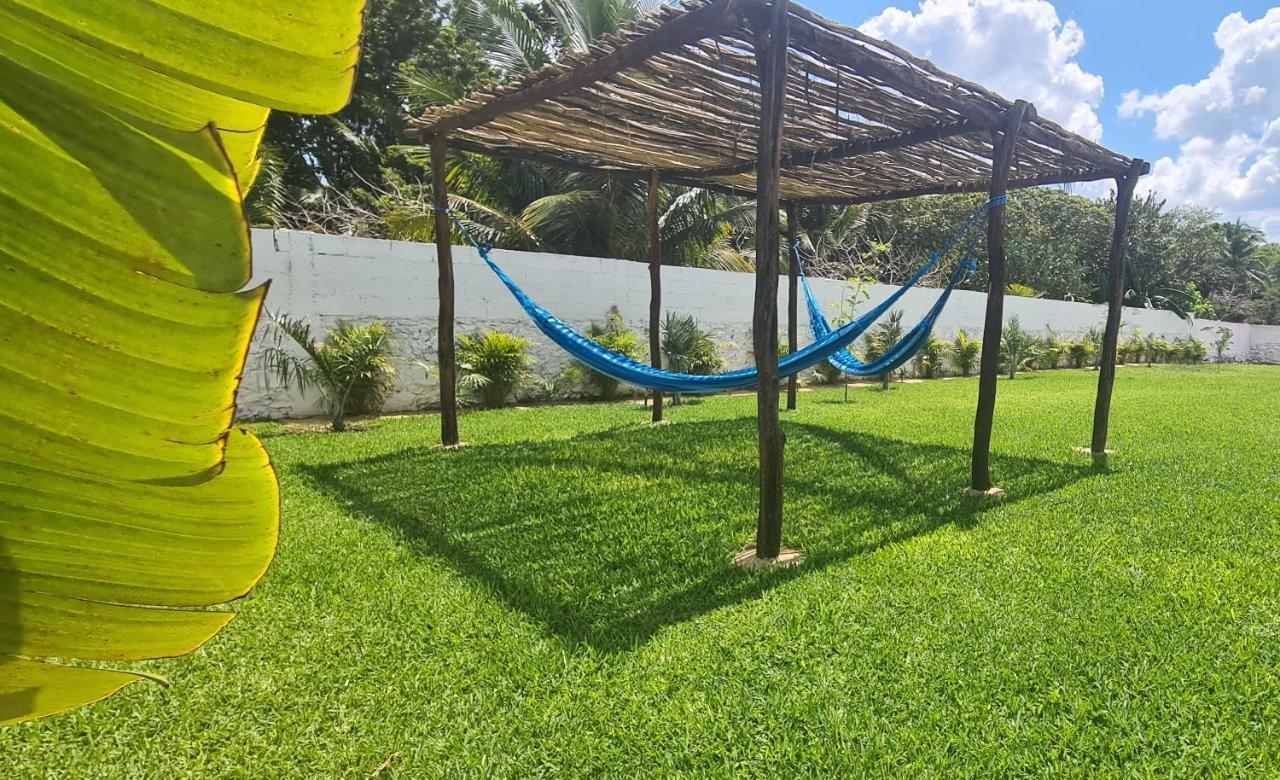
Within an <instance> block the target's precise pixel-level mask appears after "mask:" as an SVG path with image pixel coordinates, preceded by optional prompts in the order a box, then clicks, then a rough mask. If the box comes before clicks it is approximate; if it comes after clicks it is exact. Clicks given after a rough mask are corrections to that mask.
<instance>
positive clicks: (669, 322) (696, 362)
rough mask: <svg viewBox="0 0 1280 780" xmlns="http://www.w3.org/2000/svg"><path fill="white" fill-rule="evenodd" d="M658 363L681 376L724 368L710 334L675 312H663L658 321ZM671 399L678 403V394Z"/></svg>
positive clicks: (690, 316) (702, 373)
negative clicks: (660, 346) (659, 351)
mask: <svg viewBox="0 0 1280 780" xmlns="http://www.w3.org/2000/svg"><path fill="white" fill-rule="evenodd" d="M662 361H663V364H664V365H665V366H666V367H667V368H668V369H669V370H671V371H678V372H680V373H681V374H698V375H708V374H717V373H719V372H720V371H721V370H723V369H724V358H722V357H720V348H719V347H718V346H716V340H715V339H714V338H712V336H711V334H709V333H707V332H706V331H704V330H703V329H702V328H701V327H700V326H699V325H698V321H697V320H695V319H694V318H693V316H692V315H681V314H676V313H675V312H667V317H666V319H665V320H663V322H662ZM672 399H673V401H674V402H675V403H680V394H679V393H675V394H673V395H672Z"/></svg>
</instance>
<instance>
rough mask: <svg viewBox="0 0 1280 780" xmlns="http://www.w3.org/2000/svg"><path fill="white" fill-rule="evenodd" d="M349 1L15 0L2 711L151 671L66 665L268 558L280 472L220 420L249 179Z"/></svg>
mask: <svg viewBox="0 0 1280 780" xmlns="http://www.w3.org/2000/svg"><path fill="white" fill-rule="evenodd" d="M360 7H361V3H360V2H359V1H358V0H350V1H349V2H348V1H347V0H334V2H329V3H326V5H325V12H324V13H323V14H321V13H319V12H318V11H317V10H316V9H315V8H314V7H313V4H311V3H309V2H304V1H303V0H277V1H276V2H274V3H271V4H268V5H263V4H260V3H250V2H244V1H241V2H220V3H216V4H208V5H206V6H200V5H198V4H191V3H178V2H175V1H174V0H151V1H150V2H147V3H140V2H130V3H123V2H115V3H97V4H94V3H38V4H26V5H24V6H23V7H22V11H21V13H9V12H8V10H6V12H5V25H4V27H3V32H0V172H2V173H0V177H2V178H3V185H4V191H5V193H6V195H5V197H4V198H0V223H2V224H4V225H5V226H6V227H5V231H4V245H5V250H4V251H5V257H6V268H7V273H6V276H5V284H4V285H3V287H0V300H2V301H3V304H4V305H3V306H0V311H3V312H4V314H3V317H4V323H5V326H6V332H7V333H8V334H9V337H10V340H9V344H10V345H11V347H10V348H9V349H7V350H6V351H5V354H4V364H5V368H6V371H5V372H4V377H3V378H0V389H3V392H4V396H5V398H6V399H7V400H8V402H9V404H10V408H12V409H17V410H21V415H20V417H21V418H22V420H28V421H29V420H34V421H38V425H36V424H29V423H28V422H24V421H21V420H19V417H18V416H15V417H13V418H12V419H11V420H10V421H9V424H8V425H6V426H5V434H4V435H3V437H0V461H3V463H4V464H5V465H4V468H3V470H2V471H3V478H0V501H3V503H4V505H5V507H6V510H5V520H3V521H0V548H3V550H4V556H3V559H0V605H2V606H0V722H5V723H7V722H13V721H18V720H26V719H30V718H36V717H40V716H43V715H48V714H50V713H53V712H58V711H61V710H65V709H69V708H72V707H76V706H79V705H81V704H84V703H87V702H90V701H94V700H97V699H100V698H103V697H105V696H108V695H111V694H112V693H114V692H116V691H118V690H120V689H121V688H123V687H125V686H127V685H130V684H132V683H135V682H137V681H139V680H143V679H147V678H148V677H151V678H152V679H154V677H153V676H151V675H144V674H140V673H136V672H132V671H116V670H112V669H107V668H101V667H99V666H95V665H92V663H82V662H125V661H139V660H146V659H153V658H163V657H170V656H175V655H181V654H184V653H188V652H190V651H192V650H193V649H195V648H197V647H199V646H200V645H202V644H203V643H204V642H206V641H208V640H209V639H210V638H211V637H212V636H213V635H215V634H216V633H217V632H218V631H219V630H221V629H222V627H223V626H225V625H226V624H227V622H228V621H229V620H230V619H231V617H232V614H231V613H229V612H226V611H209V610H202V609H194V608H198V607H208V606H212V605H215V604H220V603H222V602H226V601H229V600H231V599H234V598H237V597H240V596H243V595H244V594H245V593H246V592H248V590H249V589H250V588H251V587H252V586H253V585H254V584H255V583H256V582H257V581H258V579H259V578H260V577H261V576H262V574H263V572H264V571H265V570H266V567H267V565H268V564H269V563H270V561H271V558H272V555H273V552H274V550H275V547H276V541H277V536H278V528H279V514H278V513H279V493H278V488H277V483H276V479H275V475H274V473H273V472H272V470H271V465H270V461H269V460H268V458H267V455H266V452H265V451H264V450H263V448H262V445H261V444H260V443H259V442H258V440H257V439H256V438H255V437H254V436H253V435H252V434H249V433H246V432H243V431H240V430H233V429H232V427H231V426H232V423H233V421H234V418H235V394H236V388H237V385H238V383H239V376H240V372H241V367H242V364H243V360H244V356H245V353H246V351H247V350H248V347H249V340H250V337H251V335H252V333H253V330H254V325H255V321H256V318H257V313H258V311H259V308H260V306H261V304H262V299H263V295H264V294H265V288H264V287H258V288H256V289H252V290H248V291H244V292H241V291H240V290H241V289H242V288H243V287H244V286H245V284H246V283H247V282H248V280H249V276H250V267H251V244H250V241H249V231H248V230H247V225H246V222H245V216H244V204H243V198H242V195H241V193H243V192H244V191H246V190H248V189H249V187H250V186H251V185H252V183H253V181H254V178H255V175H256V172H257V171H258V164H257V162H256V151H257V148H258V145H259V142H260V140H261V135H262V131H261V128H262V127H263V125H264V124H265V123H266V120H267V115H268V111H269V109H270V108H271V107H277V108H284V109H288V110H292V111H299V112H317V113H328V112H332V111H336V110H338V109H339V108H341V107H342V105H343V103H344V102H345V101H346V99H347V94H348V92H349V90H350V84H351V79H352V73H353V69H354V66H355V62H356V59H357V57H358V54H359V48H358V42H359V37H360V10H361V8H360ZM72 31H73V32H72ZM262 41H271V45H269V46H268V45H264V44H263V43H262ZM17 344H22V345H23V346H22V348H21V349H18V348H16V346H13V345H17ZM66 661H72V662H71V663H66Z"/></svg>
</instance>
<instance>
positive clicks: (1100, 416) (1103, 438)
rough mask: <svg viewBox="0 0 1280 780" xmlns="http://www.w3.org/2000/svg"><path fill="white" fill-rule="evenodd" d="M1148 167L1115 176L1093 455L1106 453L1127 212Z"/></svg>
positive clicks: (1141, 165)
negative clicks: (1134, 192)
mask: <svg viewBox="0 0 1280 780" xmlns="http://www.w3.org/2000/svg"><path fill="white" fill-rule="evenodd" d="M1146 170H1147V165H1146V163H1144V162H1143V161H1142V160H1134V161H1133V167H1132V168H1130V169H1129V173H1128V174H1126V175H1124V176H1119V177H1117V178H1116V222H1115V227H1114V230H1113V231H1112V233H1111V252H1110V255H1109V257H1108V262H1109V271H1110V274H1109V275H1110V290H1109V295H1108V296H1107V326H1106V330H1105V331H1103V334H1102V355H1101V357H1099V359H1098V396H1097V398H1096V399H1095V401H1094V404H1093V440H1092V442H1091V444H1090V446H1089V451H1090V452H1091V453H1093V454H1094V455H1095V456H1099V455H1106V453H1107V426H1108V425H1109V423H1110V418H1111V389H1112V387H1113V386H1114V385H1115V381H1116V347H1117V344H1118V342H1119V341H1120V317H1121V316H1122V314H1123V308H1122V307H1123V306H1124V261H1125V257H1124V254H1125V237H1126V235H1127V231H1128V228H1129V211H1130V207H1131V206H1132V205H1133V189H1134V187H1135V186H1137V184H1138V177H1139V176H1141V175H1142V174H1143V173H1144V172H1145V171H1146Z"/></svg>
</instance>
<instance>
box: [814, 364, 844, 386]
mask: <svg viewBox="0 0 1280 780" xmlns="http://www.w3.org/2000/svg"><path fill="white" fill-rule="evenodd" d="M813 373H815V374H817V375H818V381H820V382H822V383H824V384H828V385H830V384H835V383H836V382H839V381H840V378H841V377H843V376H844V372H843V371H841V370H840V369H838V368H836V367H835V366H833V365H831V363H830V362H828V361H826V360H824V361H822V362H821V363H819V364H818V365H816V366H814V367H813Z"/></svg>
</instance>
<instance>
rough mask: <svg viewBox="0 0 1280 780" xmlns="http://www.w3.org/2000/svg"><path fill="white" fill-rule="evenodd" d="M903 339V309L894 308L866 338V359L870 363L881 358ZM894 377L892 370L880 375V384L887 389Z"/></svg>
mask: <svg viewBox="0 0 1280 780" xmlns="http://www.w3.org/2000/svg"><path fill="white" fill-rule="evenodd" d="M901 340H902V309H894V310H893V311H891V312H889V316H887V317H885V319H884V321H883V322H881V323H880V324H879V325H877V326H875V327H874V328H872V329H871V332H870V333H868V334H867V335H866V337H865V339H864V342H865V345H866V346H865V349H866V358H865V359H866V361H867V362H868V363H870V362H872V361H874V360H879V359H880V358H882V357H884V356H885V355H886V354H888V352H889V350H890V349H892V348H893V346H894V345H895V344H897V343H898V342H899V341H901ZM891 378H892V372H887V373H884V374H881V375H880V386H881V387H882V388H884V389H885V390H888V389H889V380H890V379H891Z"/></svg>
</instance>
